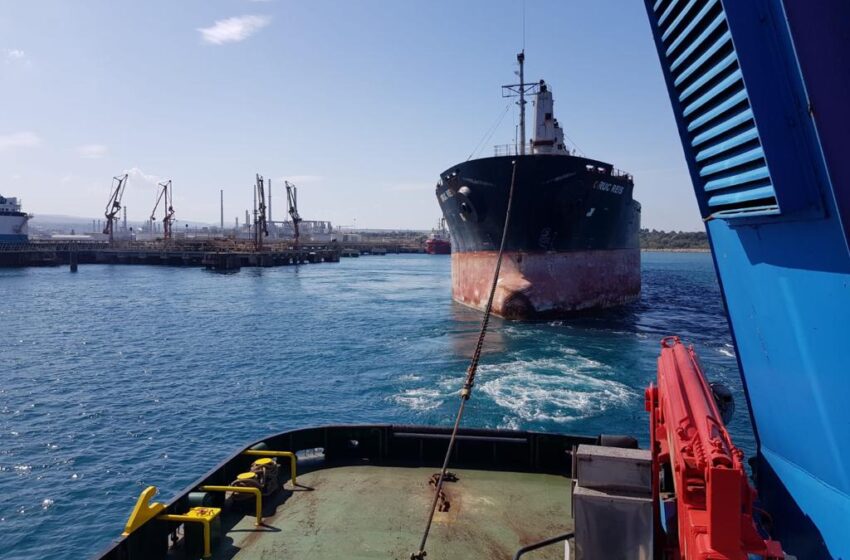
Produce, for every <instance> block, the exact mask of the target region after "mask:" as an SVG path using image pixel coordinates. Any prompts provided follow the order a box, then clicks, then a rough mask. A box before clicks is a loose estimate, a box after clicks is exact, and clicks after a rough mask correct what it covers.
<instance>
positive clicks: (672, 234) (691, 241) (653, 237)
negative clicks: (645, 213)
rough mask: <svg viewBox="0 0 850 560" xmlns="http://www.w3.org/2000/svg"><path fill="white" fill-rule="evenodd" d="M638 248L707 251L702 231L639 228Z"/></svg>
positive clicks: (706, 243)
mask: <svg viewBox="0 0 850 560" xmlns="http://www.w3.org/2000/svg"><path fill="white" fill-rule="evenodd" d="M640 248H641V249H649V250H656V251H708V250H709V247H708V236H707V235H706V234H705V232H704V231H658V230H657V229H642V230H640Z"/></svg>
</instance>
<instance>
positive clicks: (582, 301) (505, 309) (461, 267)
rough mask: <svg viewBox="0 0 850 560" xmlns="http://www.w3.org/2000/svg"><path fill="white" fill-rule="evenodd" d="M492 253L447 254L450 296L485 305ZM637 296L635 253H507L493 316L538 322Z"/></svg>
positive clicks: (637, 260)
mask: <svg viewBox="0 0 850 560" xmlns="http://www.w3.org/2000/svg"><path fill="white" fill-rule="evenodd" d="M497 257H498V253H496V252H495V251H479V252H473V253H453V254H452V297H453V298H454V300H455V301H457V302H459V303H462V304H464V305H468V306H469V307H473V308H475V309H479V310H481V311H483V310H484V308H485V307H486V305H487V298H488V296H489V295H490V284H491V283H492V281H493V272H494V271H495V268H496V259H497ZM639 296H640V249H612V250H607V251H577V252H569V253H523V252H507V253H505V255H504V259H503V260H502V269H501V272H500V274H499V282H498V284H497V286H496V294H495V296H494V298H493V313H495V314H496V315H499V316H500V317H504V318H506V319H542V318H556V317H562V316H569V315H573V314H575V313H577V312H581V311H589V310H593V309H603V308H606V307H615V306H618V305H624V304H626V303H630V302H632V301H635V300H636V299H637V298H638V297H639Z"/></svg>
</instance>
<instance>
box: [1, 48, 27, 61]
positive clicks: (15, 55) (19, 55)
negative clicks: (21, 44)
mask: <svg viewBox="0 0 850 560" xmlns="http://www.w3.org/2000/svg"><path fill="white" fill-rule="evenodd" d="M26 58H27V53H25V52H24V51H22V50H21V49H6V60H10V61H22V60H25V59H26Z"/></svg>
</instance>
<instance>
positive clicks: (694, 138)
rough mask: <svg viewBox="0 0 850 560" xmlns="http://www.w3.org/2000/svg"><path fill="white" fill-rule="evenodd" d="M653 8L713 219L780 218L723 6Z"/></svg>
mask: <svg viewBox="0 0 850 560" xmlns="http://www.w3.org/2000/svg"><path fill="white" fill-rule="evenodd" d="M653 10H654V13H655V17H656V21H657V23H658V31H659V33H660V35H661V41H662V43H663V48H662V51H663V52H664V55H665V57H666V59H667V64H668V66H669V68H670V72H671V74H672V77H673V86H674V88H675V95H676V96H678V102H679V108H680V110H681V112H682V116H683V118H684V120H685V126H686V127H687V132H688V135H689V140H690V144H691V147H692V148H693V150H694V154H695V158H696V161H697V165H698V166H699V178H700V180H701V181H702V185H700V186H701V187H702V189H703V191H704V192H705V196H706V198H705V202H706V205H707V206H708V208H709V214H710V215H712V216H714V217H724V218H732V217H743V216H753V215H761V214H777V213H779V205H778V204H777V201H776V193H775V192H774V189H773V184H772V183H771V178H770V172H769V171H768V167H767V161H766V160H765V157H764V150H763V149H762V146H761V142H760V140H759V135H758V130H757V129H756V124H755V121H754V120H753V112H752V109H751V108H750V102H749V98H748V97H747V90H746V88H745V87H744V81H743V77H742V75H741V69H740V67H739V65H738V58H737V56H736V54H735V47H734V45H733V44H732V36H731V34H730V33H729V27H728V25H727V23H726V15H725V14H724V12H723V5H722V3H721V1H720V0H657V1H656V2H655V3H654V6H653Z"/></svg>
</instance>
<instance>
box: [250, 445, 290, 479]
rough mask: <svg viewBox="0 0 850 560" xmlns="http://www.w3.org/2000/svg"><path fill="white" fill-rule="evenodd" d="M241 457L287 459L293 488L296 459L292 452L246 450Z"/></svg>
mask: <svg viewBox="0 0 850 560" xmlns="http://www.w3.org/2000/svg"><path fill="white" fill-rule="evenodd" d="M242 454H243V455H250V456H252V457H289V469H290V470H291V471H292V485H293V486H295V466H296V463H297V460H298V458H297V457H296V456H295V453H293V452H292V451H269V450H267V449H248V450H247V451H243V452H242Z"/></svg>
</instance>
